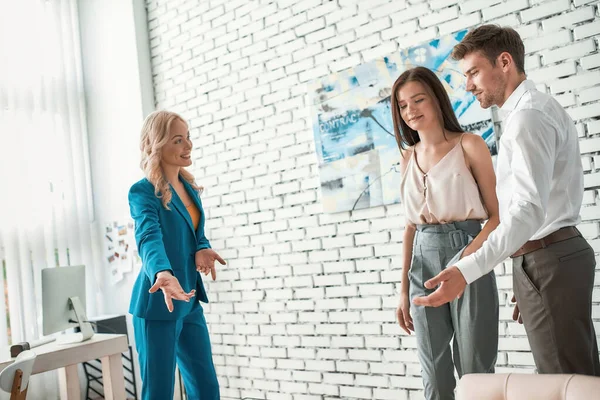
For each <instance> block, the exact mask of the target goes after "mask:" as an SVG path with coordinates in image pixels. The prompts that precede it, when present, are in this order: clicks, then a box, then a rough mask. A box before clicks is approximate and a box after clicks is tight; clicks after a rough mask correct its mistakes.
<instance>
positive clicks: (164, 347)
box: [129, 178, 219, 400]
mask: <svg viewBox="0 0 600 400" xmlns="http://www.w3.org/2000/svg"><path fill="white" fill-rule="evenodd" d="M180 180H181V178H180ZM181 181H182V182H183V184H184V186H185V189H186V190H187V192H188V194H189V196H190V197H191V198H192V199H193V201H194V203H195V204H196V207H197V208H198V210H199V211H200V223H199V224H198V229H197V230H194V226H193V223H192V219H191V217H190V215H189V213H188V211H187V210H186V208H185V205H184V204H183V202H182V201H181V199H180V198H179V196H178V195H177V193H176V192H175V190H174V189H173V188H172V187H171V191H172V193H173V197H172V199H171V202H170V203H169V208H170V210H167V209H165V208H164V207H163V205H162V201H161V199H159V198H157V197H156V195H155V194H154V186H153V185H152V184H151V183H150V182H149V181H148V180H147V179H145V178H144V179H142V180H140V181H139V182H137V183H135V184H134V185H133V186H132V187H131V189H130V190H129V207H130V211H131V216H132V218H133V219H134V221H135V240H136V243H137V247H138V251H139V254H140V257H141V259H142V269H141V270H140V273H139V275H138V277H137V279H136V281H135V284H134V286H133V293H132V296H131V303H130V306H129V312H130V313H131V314H133V326H134V333H135V341H136V347H137V350H138V353H139V360H140V371H141V375H142V399H143V400H150V399H156V400H164V399H172V398H173V388H174V383H175V363H176V362H177V364H178V365H179V369H180V370H181V373H182V376H183V379H184V383H185V387H186V391H187V392H188V398H189V399H190V400H192V399H193V400H196V399H202V400H205V399H210V400H217V399H219V385H218V381H217V377H216V373H215V369H214V365H213V361H212V352H211V348H210V340H209V334H208V329H207V327H206V320H205V319H204V313H203V311H202V307H201V306H200V303H199V301H198V300H200V301H203V302H205V303H207V302H208V297H207V295H206V290H205V289H204V284H203V283H202V278H201V275H200V274H199V273H198V272H197V271H196V263H195V255H196V252H197V251H198V250H202V249H208V248H210V243H209V242H208V240H207V239H206V236H205V235H204V223H205V218H204V210H203V208H202V202H201V201H200V197H199V196H198V192H197V191H195V190H194V189H193V188H192V186H191V185H190V184H188V183H187V182H185V181H184V180H181ZM165 270H166V271H170V272H171V273H172V274H173V275H174V276H175V277H176V278H177V279H178V280H179V283H180V284H181V287H182V288H183V290H184V291H185V292H186V293H187V292H190V291H191V290H192V289H196V298H195V299H192V300H190V302H189V303H186V302H184V301H178V300H174V301H173V306H174V310H173V312H172V313H170V312H169V310H168V309H167V306H166V304H165V300H164V296H163V294H162V292H161V291H158V292H155V293H149V292H148V291H149V289H150V288H151V287H152V285H153V284H154V281H155V279H156V274H157V273H159V272H160V271H165Z"/></svg>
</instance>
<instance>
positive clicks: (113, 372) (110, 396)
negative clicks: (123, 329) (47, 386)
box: [0, 333, 129, 400]
mask: <svg viewBox="0 0 600 400" xmlns="http://www.w3.org/2000/svg"><path fill="white" fill-rule="evenodd" d="M128 349H129V347H128V344H127V336H125V335H113V334H105V333H96V334H94V336H92V338H91V339H90V340H86V341H85V342H81V343H73V344H66V345H60V344H57V343H56V342H52V343H47V344H45V345H42V346H38V347H35V348H33V349H32V350H33V351H34V352H35V353H36V354H37V358H36V359H35V364H34V365H33V371H32V373H33V374H39V373H40V372H46V371H52V370H55V369H58V370H59V371H58V372H59V380H60V397H61V399H63V400H80V398H81V394H80V393H81V389H80V386H79V376H78V371H77V365H78V364H80V363H82V362H84V361H90V360H95V359H97V358H99V359H100V360H102V377H103V381H104V396H105V399H106V400H124V399H125V381H124V379H123V364H122V362H121V353H123V352H125V351H128ZM13 361H14V359H12V358H11V357H10V349H9V348H4V349H2V350H0V370H3V369H4V368H5V367H6V366H8V365H10V364H12V363H13Z"/></svg>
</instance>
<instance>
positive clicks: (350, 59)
mask: <svg viewBox="0 0 600 400" xmlns="http://www.w3.org/2000/svg"><path fill="white" fill-rule="evenodd" d="M598 8H599V2H598V1H597V0H596V1H585V0H548V1H544V0H541V1H540V0H505V1H502V0H460V1H459V0H432V1H429V2H427V1H422V0H406V1H401V0H332V1H328V0H304V1H298V0H279V1H271V0H260V1H259V0H237V1H236V0H218V1H213V0H204V1H202V2H200V3H198V2H196V1H191V0H190V1H185V0H168V1H167V0H160V1H157V0H149V1H148V17H149V29H150V44H151V48H152V66H153V73H154V85H155V90H156V99H157V107H158V108H168V109H172V110H174V111H178V112H180V113H181V114H183V115H184V116H185V117H186V118H188V119H189V120H191V125H192V126H191V131H192V136H193V137H194V143H195V151H194V156H195V158H196V161H195V164H194V165H195V170H194V172H195V175H196V177H197V179H198V181H199V183H201V184H202V185H204V186H205V187H206V190H205V192H204V195H203V199H204V203H205V204H206V208H207V210H206V211H207V215H208V221H207V224H206V226H207V236H208V237H209V238H210V239H211V240H212V243H213V245H214V247H215V248H216V249H217V250H219V251H220V253H221V254H222V255H223V256H224V257H225V258H226V259H227V260H228V265H227V266H226V267H224V268H221V269H220V271H219V275H218V281H217V282H215V283H211V284H209V285H208V286H209V288H208V289H209V296H210V298H211V300H212V302H211V303H210V305H208V306H206V315H207V319H208V321H209V327H210V330H211V333H212V340H213V344H214V345H213V351H214V358H215V363H216V365H217V369H218V374H219V379H220V382H221V386H222V388H223V389H222V395H223V398H224V399H225V398H241V397H254V398H259V399H274V400H304V399H306V400H308V399H310V400H313V399H314V400H326V399H340V398H343V399H350V398H357V399H395V400H398V399H404V400H408V399H410V400H414V399H419V398H421V397H422V394H421V389H422V383H421V378H420V368H419V365H418V361H417V356H416V351H415V348H416V342H415V339H414V336H410V337H409V336H407V335H405V334H403V333H402V332H401V331H400V329H399V327H398V326H397V324H396V323H395V321H394V318H395V317H394V311H395V306H396V301H397V300H396V293H397V290H398V283H399V282H398V280H399V277H400V266H401V264H400V258H401V243H400V242H401V237H402V231H401V229H402V227H403V224H404V218H403V216H402V207H401V206H399V205H393V206H388V207H377V208H373V209H366V210H359V211H356V212H354V213H349V212H342V213H339V214H323V213H322V212H321V204H320V193H319V180H318V175H317V165H316V157H315V154H314V144H313V141H312V132H311V121H310V110H309V104H308V98H307V88H306V83H307V82H308V81H310V80H312V79H315V78H318V77H322V76H325V75H328V74H330V73H333V72H336V71H340V70H343V69H345V68H348V67H351V66H354V65H357V64H360V63H362V62H365V61H369V60H371V59H373V58H375V57H378V56H381V55H384V54H389V53H392V52H394V51H397V49H399V48H404V47H408V46H412V45H415V44H417V43H420V42H425V41H427V40H430V39H432V38H435V37H437V36H439V35H443V34H448V33H451V32H454V31H457V30H460V29H464V28H469V27H472V26H474V25H476V24H479V23H499V24H507V25H512V26H514V27H516V28H518V30H519V32H520V33H521V34H522V36H523V37H524V39H525V44H526V51H527V56H528V58H527V66H528V73H529V75H530V77H531V78H533V79H535V80H536V83H537V84H538V86H539V87H540V88H541V89H543V90H546V91H547V92H549V93H552V94H554V95H556V96H557V98H558V99H559V101H561V103H562V104H563V105H565V106H566V107H567V108H568V111H569V113H570V114H571V116H572V117H573V118H575V119H576V120H577V127H578V131H579V134H580V136H581V153H582V161H583V164H584V167H585V169H586V173H587V174H589V175H588V176H586V188H587V189H588V190H587V191H586V193H585V201H584V208H583V209H582V217H583V220H584V223H582V224H581V226H580V227H581V230H582V232H583V233H584V235H585V236H587V237H588V238H589V239H590V241H591V243H592V245H593V246H594V248H595V249H596V251H600V229H599V225H598V220H600V204H598V203H597V193H596V191H597V189H598V187H600V143H599V140H600V139H599V135H600V120H599V118H600V53H599V52H598V46H599V43H598V35H599V34H600V18H599V10H598ZM510 271H511V268H510V265H508V263H507V265H501V266H498V268H497V269H496V272H497V274H498V286H499V291H500V301H501V305H502V307H501V312H500V316H501V321H500V326H499V329H500V332H501V335H502V336H501V338H500V354H499V356H498V371H531V370H532V366H533V360H532V357H531V354H530V352H529V351H528V349H529V346H528V343H527V340H526V336H525V331H524V329H523V327H522V326H520V325H518V324H515V323H514V322H513V321H512V319H511V315H512V308H511V307H510V306H509V300H510V297H511V294H512V291H511V276H510ZM599 276H600V275H599ZM598 284H599V285H600V281H599V282H598ZM594 300H595V301H596V302H600V290H598V291H597V292H596V293H595V295H594ZM594 313H595V314H594V315H595V317H600V307H599V306H598V305H595V306H594ZM597 331H599V332H600V320H598V323H597Z"/></svg>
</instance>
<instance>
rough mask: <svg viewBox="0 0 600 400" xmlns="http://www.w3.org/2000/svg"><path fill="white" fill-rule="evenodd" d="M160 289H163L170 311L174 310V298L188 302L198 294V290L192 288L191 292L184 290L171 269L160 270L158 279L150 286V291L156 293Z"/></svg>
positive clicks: (157, 275)
mask: <svg viewBox="0 0 600 400" xmlns="http://www.w3.org/2000/svg"><path fill="white" fill-rule="evenodd" d="M158 289H160V290H162V292H163V295H164V296H165V304H166V305H167V309H168V310H169V312H173V309H174V307H173V299H175V300H182V301H185V302H186V303H187V302H189V301H190V299H191V298H192V297H194V296H195V295H196V290H195V289H194V290H192V291H191V292H189V293H186V292H184V291H183V288H182V287H181V285H180V284H179V280H178V279H177V278H175V277H174V276H173V275H172V274H171V272H169V271H160V272H159V273H158V274H156V281H155V282H154V285H152V287H151V288H150V290H149V292H150V293H155V292H156V291H157V290H158Z"/></svg>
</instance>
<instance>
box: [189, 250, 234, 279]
mask: <svg viewBox="0 0 600 400" xmlns="http://www.w3.org/2000/svg"><path fill="white" fill-rule="evenodd" d="M215 261H218V262H219V263H221V265H225V264H227V263H226V262H225V260H223V259H222V258H221V256H220V255H218V254H217V252H216V251H214V250H213V249H202V250H198V251H197V252H196V270H198V271H199V272H200V273H202V274H204V275H208V274H209V273H210V275H211V276H212V279H213V281H214V280H215V279H217V270H216V269H215Z"/></svg>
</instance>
